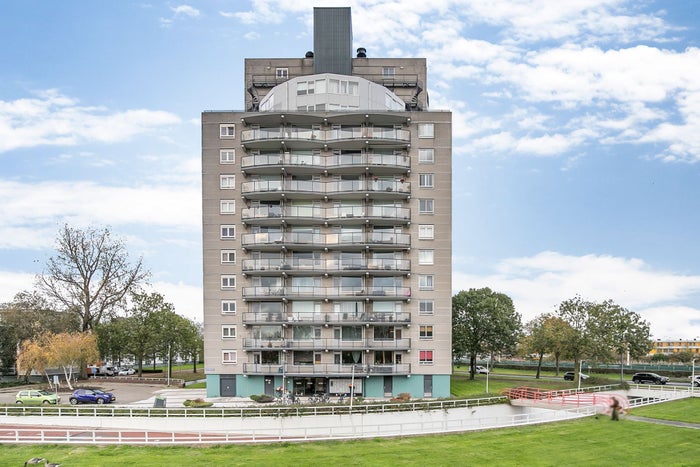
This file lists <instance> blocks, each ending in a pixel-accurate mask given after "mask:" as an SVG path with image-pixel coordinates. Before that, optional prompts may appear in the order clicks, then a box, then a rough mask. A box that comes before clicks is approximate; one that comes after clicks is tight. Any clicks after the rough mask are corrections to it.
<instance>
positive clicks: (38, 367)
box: [17, 333, 52, 386]
mask: <svg viewBox="0 0 700 467" xmlns="http://www.w3.org/2000/svg"><path fill="white" fill-rule="evenodd" d="M50 335H52V334H50V333H47V334H42V335H40V336H36V337H34V338H32V339H27V340H25V341H24V342H22V345H21V346H20V349H19V355H18V356H17V374H18V375H19V374H22V375H24V380H25V381H27V380H28V379H29V375H31V374H32V371H36V372H37V373H43V374H44V375H45V376H46V380H47V381H48V383H49V386H51V380H50V379H49V375H48V374H47V373H46V369H47V368H48V367H49V352H48V347H47V346H46V342H45V340H46V338H47V337H48V336H50Z"/></svg>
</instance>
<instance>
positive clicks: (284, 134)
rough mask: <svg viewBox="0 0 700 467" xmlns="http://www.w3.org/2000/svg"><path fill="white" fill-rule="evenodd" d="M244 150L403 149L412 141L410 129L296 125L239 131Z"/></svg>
mask: <svg viewBox="0 0 700 467" xmlns="http://www.w3.org/2000/svg"><path fill="white" fill-rule="evenodd" d="M241 143H242V144H243V146H244V147H245V148H246V149H272V148H276V149H279V148H285V147H289V148H295V149H321V148H324V147H326V146H327V147H329V148H331V149H341V150H342V149H344V150H353V149H354V150H360V149H363V148H364V147H366V145H367V144H370V143H371V144H372V145H373V146H384V147H387V148H389V147H396V148H405V147H406V145H408V144H410V143H411V132H410V131H409V130H402V129H396V128H389V127H373V126H351V127H342V128H334V129H331V130H321V129H316V128H301V127H295V126H286V127H282V128H280V127H272V128H254V129H250V130H243V131H242V132H241Z"/></svg>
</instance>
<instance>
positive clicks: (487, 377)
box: [486, 360, 489, 394]
mask: <svg viewBox="0 0 700 467" xmlns="http://www.w3.org/2000/svg"><path fill="white" fill-rule="evenodd" d="M488 393H489V361H488V360H486V394H488Z"/></svg>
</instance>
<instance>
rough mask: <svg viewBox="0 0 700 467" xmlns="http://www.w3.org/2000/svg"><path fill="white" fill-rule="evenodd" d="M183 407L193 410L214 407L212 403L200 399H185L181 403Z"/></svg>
mask: <svg viewBox="0 0 700 467" xmlns="http://www.w3.org/2000/svg"><path fill="white" fill-rule="evenodd" d="M182 405H184V406H185V407H191V408H193V409H201V408H204V407H211V406H212V405H214V403H213V402H207V401H205V400H204V399H202V398H197V399H185V401H184V402H183V403H182Z"/></svg>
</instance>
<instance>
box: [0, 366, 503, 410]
mask: <svg viewBox="0 0 700 467" xmlns="http://www.w3.org/2000/svg"><path fill="white" fill-rule="evenodd" d="M273 366H274V365H273ZM277 366H279V365H277ZM348 374H349V372H348ZM504 402H507V398H506V397H505V396H494V397H483V398H478V399H450V400H439V401H416V402H400V403H399V402H378V403H372V404H354V405H353V406H352V407H350V406H349V404H348V402H347V398H346V402H344V403H342V404H341V403H338V404H334V403H330V404H326V405H318V406H306V405H293V406H277V405H275V406H249V407H207V408H190V407H182V408H171V407H165V408H151V407H118V406H97V405H95V406H61V405H59V406H51V407H44V406H37V407H26V406H21V407H19V406H14V405H8V406H0V416H5V417H22V416H49V417H127V418H135V417H159V418H175V417H182V418H229V417H238V418H246V417H282V416H285V417H289V416H297V417H302V416H307V415H346V414H370V413H390V412H406V411H421V412H422V411H427V410H448V409H455V408H461V407H464V408H468V407H480V406H485V405H494V404H501V403H504ZM252 403H253V402H252V401H251V404H252Z"/></svg>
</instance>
